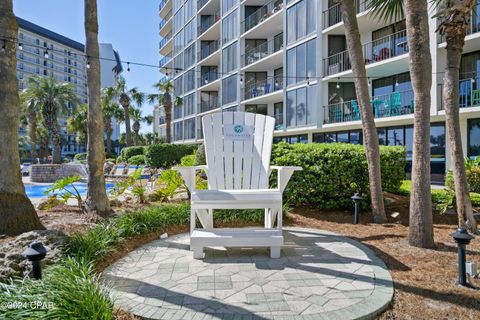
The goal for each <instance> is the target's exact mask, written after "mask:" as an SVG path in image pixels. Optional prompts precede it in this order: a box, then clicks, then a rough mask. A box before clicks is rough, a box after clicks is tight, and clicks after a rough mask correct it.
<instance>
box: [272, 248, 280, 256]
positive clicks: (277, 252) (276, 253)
mask: <svg viewBox="0 0 480 320" xmlns="http://www.w3.org/2000/svg"><path fill="white" fill-rule="evenodd" d="M270 258H272V259H278V258H280V247H270Z"/></svg>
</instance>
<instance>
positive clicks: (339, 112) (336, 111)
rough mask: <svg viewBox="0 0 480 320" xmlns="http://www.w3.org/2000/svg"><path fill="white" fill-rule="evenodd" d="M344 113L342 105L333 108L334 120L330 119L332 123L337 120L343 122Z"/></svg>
mask: <svg viewBox="0 0 480 320" xmlns="http://www.w3.org/2000/svg"><path fill="white" fill-rule="evenodd" d="M342 118H343V114H342V108H341V107H340V106H337V107H336V108H335V109H334V110H333V121H330V122H331V123H335V122H342V121H343V119H342Z"/></svg>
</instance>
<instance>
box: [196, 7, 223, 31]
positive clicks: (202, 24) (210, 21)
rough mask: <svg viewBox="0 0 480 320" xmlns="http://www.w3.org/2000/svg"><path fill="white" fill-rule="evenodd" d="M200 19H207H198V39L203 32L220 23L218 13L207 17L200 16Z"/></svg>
mask: <svg viewBox="0 0 480 320" xmlns="http://www.w3.org/2000/svg"><path fill="white" fill-rule="evenodd" d="M200 17H207V19H205V20H202V19H201V18H200V19H198V21H199V25H198V27H197V34H198V35H197V36H198V37H199V36H200V35H202V34H203V33H204V32H205V31H207V30H208V29H210V28H211V27H212V26H213V25H214V24H215V23H216V22H218V21H220V11H218V12H216V13H215V14H212V15H208V16H206V15H202V16H200Z"/></svg>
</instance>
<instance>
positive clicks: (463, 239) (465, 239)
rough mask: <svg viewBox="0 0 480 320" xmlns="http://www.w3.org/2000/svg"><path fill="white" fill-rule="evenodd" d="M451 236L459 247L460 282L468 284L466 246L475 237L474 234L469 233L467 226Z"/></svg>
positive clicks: (463, 284)
mask: <svg viewBox="0 0 480 320" xmlns="http://www.w3.org/2000/svg"><path fill="white" fill-rule="evenodd" d="M450 236H452V237H453V239H455V242H456V243H457V248H458V284H459V285H461V286H467V273H466V262H467V261H466V257H465V247H466V246H467V245H468V244H469V243H470V241H471V240H472V239H473V236H471V235H469V234H468V232H467V230H466V229H465V228H458V229H457V231H455V232H454V233H451V234H450Z"/></svg>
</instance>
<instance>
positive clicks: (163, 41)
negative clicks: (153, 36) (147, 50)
mask: <svg viewBox="0 0 480 320" xmlns="http://www.w3.org/2000/svg"><path fill="white" fill-rule="evenodd" d="M171 38H172V32H171V31H170V32H169V33H168V34H167V35H166V36H165V37H163V38H162V40H160V42H159V43H158V48H159V49H162V48H163V46H165V45H166V44H167V42H168V41H169V40H170V39H171Z"/></svg>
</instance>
